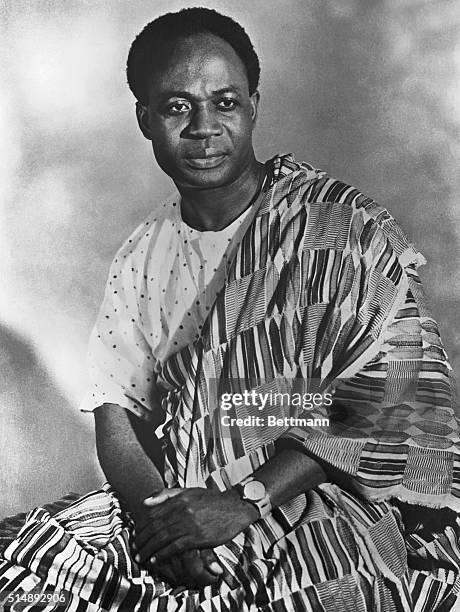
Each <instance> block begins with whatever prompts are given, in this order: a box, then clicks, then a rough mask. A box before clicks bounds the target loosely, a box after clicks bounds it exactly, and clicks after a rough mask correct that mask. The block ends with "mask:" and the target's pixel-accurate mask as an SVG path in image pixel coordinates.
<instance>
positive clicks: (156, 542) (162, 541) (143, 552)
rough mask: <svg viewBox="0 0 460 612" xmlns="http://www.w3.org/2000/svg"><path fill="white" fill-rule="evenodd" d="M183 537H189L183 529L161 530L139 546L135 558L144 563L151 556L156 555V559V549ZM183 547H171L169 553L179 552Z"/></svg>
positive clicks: (170, 544)
mask: <svg viewBox="0 0 460 612" xmlns="http://www.w3.org/2000/svg"><path fill="white" fill-rule="evenodd" d="M184 538H186V539H190V535H189V534H188V533H187V531H186V530H185V528H184V529H181V530H180V531H179V530H174V531H173V532H170V531H166V530H165V531H163V532H162V533H160V534H158V536H157V537H156V538H152V539H150V540H147V542H145V543H144V545H143V546H142V547H139V552H138V553H137V555H136V556H135V560H136V561H137V562H138V563H145V561H147V560H148V559H150V558H151V557H156V558H157V559H158V551H159V550H162V549H163V548H166V547H168V546H173V545H174V543H175V542H176V541H178V540H183V539H184ZM184 550H186V549H185V548H181V549H180V550H179V549H178V550H175V549H173V550H172V551H171V554H176V553H181V552H183V551H184Z"/></svg>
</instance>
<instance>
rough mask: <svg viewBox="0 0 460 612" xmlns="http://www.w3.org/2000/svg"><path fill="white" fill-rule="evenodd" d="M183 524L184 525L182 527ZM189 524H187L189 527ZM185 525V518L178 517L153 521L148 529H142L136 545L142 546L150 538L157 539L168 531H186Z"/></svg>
mask: <svg viewBox="0 0 460 612" xmlns="http://www.w3.org/2000/svg"><path fill="white" fill-rule="evenodd" d="M181 524H182V527H181ZM188 527H189V526H187V529H188ZM185 529H186V528H185V526H184V525H183V519H182V518H180V517H178V518H174V517H170V518H169V520H168V522H166V523H164V522H163V521H162V520H156V521H152V522H151V523H150V524H149V526H148V529H144V530H142V532H141V533H140V534H139V536H137V537H136V546H137V547H138V548H142V546H143V545H144V544H145V542H147V541H148V540H156V539H157V538H159V537H161V534H163V533H166V532H171V533H179V532H181V533H185Z"/></svg>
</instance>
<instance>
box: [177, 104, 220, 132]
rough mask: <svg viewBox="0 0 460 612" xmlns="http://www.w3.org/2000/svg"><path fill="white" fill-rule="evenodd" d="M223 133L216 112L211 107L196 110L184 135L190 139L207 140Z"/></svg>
mask: <svg viewBox="0 0 460 612" xmlns="http://www.w3.org/2000/svg"><path fill="white" fill-rule="evenodd" d="M221 133H222V126H221V124H220V122H219V118H218V117H217V116H216V112H213V109H211V108H209V107H198V108H196V109H195V110H194V112H193V114H192V116H191V119H190V123H189V124H188V126H187V128H186V134H184V135H186V136H187V137H188V138H196V139H206V138H211V137H212V136H219V135H220V134H221Z"/></svg>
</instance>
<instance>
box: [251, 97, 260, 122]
mask: <svg viewBox="0 0 460 612" xmlns="http://www.w3.org/2000/svg"><path fill="white" fill-rule="evenodd" d="M249 100H250V104H251V118H252V129H254V128H255V127H256V123H257V111H258V109H259V100H260V93H259V92H258V91H255V92H254V93H253V94H252V96H251V97H250V98H249Z"/></svg>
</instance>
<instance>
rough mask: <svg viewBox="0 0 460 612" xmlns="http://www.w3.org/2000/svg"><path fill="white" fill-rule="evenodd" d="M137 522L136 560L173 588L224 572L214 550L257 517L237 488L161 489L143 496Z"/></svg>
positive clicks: (210, 580)
mask: <svg viewBox="0 0 460 612" xmlns="http://www.w3.org/2000/svg"><path fill="white" fill-rule="evenodd" d="M144 507H145V513H144V514H143V516H142V519H141V520H140V521H137V522H136V536H135V548H136V556H135V560H136V561H137V562H138V563H139V564H141V565H143V566H145V567H148V568H149V569H150V568H151V569H153V570H154V571H155V572H156V573H157V574H158V575H160V576H161V577H163V578H165V579H166V580H167V581H168V582H169V583H170V584H171V585H173V586H186V587H195V588H197V587H203V586H205V585H207V584H212V583H214V582H217V580H218V579H219V576H220V575H221V574H223V568H222V566H221V565H220V564H219V563H218V561H217V558H216V556H215V554H214V552H213V551H212V548H214V547H215V546H219V545H220V544H225V543H226V542H228V541H229V540H231V539H232V538H234V537H235V536H236V535H237V534H238V533H240V532H241V531H243V530H244V529H246V528H247V527H248V526H249V525H250V524H251V523H253V522H254V521H256V520H257V519H258V518H259V515H258V512H257V509H256V508H255V507H253V506H252V505H251V504H249V503H247V502H245V501H242V500H241V499H240V497H239V495H238V493H237V492H236V491H234V490H229V491H224V492H221V491H214V490H210V489H203V488H175V489H163V490H162V491H161V492H159V493H157V494H154V495H152V496H151V497H148V498H147V499H145V500H144Z"/></svg>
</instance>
